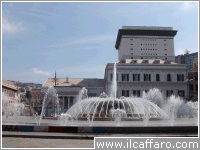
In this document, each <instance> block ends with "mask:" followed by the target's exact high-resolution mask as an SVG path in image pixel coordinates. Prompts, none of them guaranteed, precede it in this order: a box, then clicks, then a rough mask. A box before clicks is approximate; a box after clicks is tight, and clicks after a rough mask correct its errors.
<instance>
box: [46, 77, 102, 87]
mask: <svg viewBox="0 0 200 150" xmlns="http://www.w3.org/2000/svg"><path fill="white" fill-rule="evenodd" d="M103 84H104V79H96V78H95V79H76V78H69V79H68V82H67V81H66V78H58V79H57V84H56V86H78V87H103ZM49 86H55V82H54V78H48V79H47V80H46V81H45V83H44V84H43V85H42V87H49Z"/></svg>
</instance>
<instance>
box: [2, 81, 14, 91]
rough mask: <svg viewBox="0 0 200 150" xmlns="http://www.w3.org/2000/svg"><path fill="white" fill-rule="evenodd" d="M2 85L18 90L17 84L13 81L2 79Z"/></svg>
mask: <svg viewBox="0 0 200 150" xmlns="http://www.w3.org/2000/svg"><path fill="white" fill-rule="evenodd" d="M2 86H5V87H7V88H11V89H13V90H17V86H15V85H14V84H13V83H12V82H11V81H7V80H2Z"/></svg>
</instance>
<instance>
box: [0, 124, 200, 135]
mask: <svg viewBox="0 0 200 150" xmlns="http://www.w3.org/2000/svg"><path fill="white" fill-rule="evenodd" d="M2 131H20V132H54V133H198V126H156V127H154V126H148V127H123V126H120V127H88V126H86V127H84V126H82V127H73V126H27V125H2Z"/></svg>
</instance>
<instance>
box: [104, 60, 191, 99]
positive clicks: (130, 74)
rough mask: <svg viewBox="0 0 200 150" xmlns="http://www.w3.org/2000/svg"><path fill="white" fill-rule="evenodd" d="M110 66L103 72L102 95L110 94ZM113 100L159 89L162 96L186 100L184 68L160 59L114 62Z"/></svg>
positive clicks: (181, 65) (112, 64) (111, 67)
mask: <svg viewBox="0 0 200 150" xmlns="http://www.w3.org/2000/svg"><path fill="white" fill-rule="evenodd" d="M113 67H114V63H108V64H107V66H106V70H105V83H106V85H105V92H106V93H108V92H109V91H110V87H111V83H112V79H113ZM116 68H117V97H121V96H125V97H129V96H132V95H133V96H138V97H141V96H142V93H143V91H145V92H148V91H149V90H150V89H152V88H158V89H160V90H161V92H162V93H163V95H164V96H165V97H168V96H170V95H171V94H174V95H176V96H181V97H184V98H187V96H188V90H187V80H186V77H187V72H186V66H185V65H183V64H177V63H174V62H171V61H169V60H161V59H125V60H121V61H118V62H117V64H116Z"/></svg>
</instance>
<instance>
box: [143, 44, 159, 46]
mask: <svg viewBox="0 0 200 150" xmlns="http://www.w3.org/2000/svg"><path fill="white" fill-rule="evenodd" d="M141 45H146V46H157V44H141Z"/></svg>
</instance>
